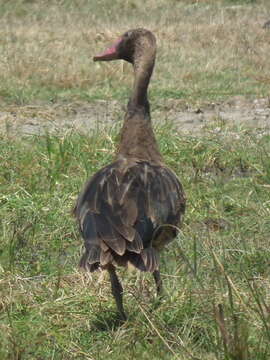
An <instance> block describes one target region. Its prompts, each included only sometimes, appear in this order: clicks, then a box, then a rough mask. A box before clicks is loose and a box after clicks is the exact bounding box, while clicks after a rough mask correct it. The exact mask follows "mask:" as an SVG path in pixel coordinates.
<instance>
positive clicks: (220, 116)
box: [0, 96, 270, 136]
mask: <svg viewBox="0 0 270 360" xmlns="http://www.w3.org/2000/svg"><path fill="white" fill-rule="evenodd" d="M124 112H125V107H124V106H121V105H120V104H119V103H118V102H117V101H110V102H108V101H96V102H95V103H91V104H87V103H72V104H67V105H63V104H61V105H55V104H52V105H51V106H48V105H46V106H42V105H40V106H38V105H37V106H22V107H11V106H10V107H7V108H6V109H5V110H2V111H0V132H1V133H5V134H7V135H9V136H24V135H43V134H45V133H48V132H49V133H65V132H66V131H76V132H81V133H87V132H90V131H91V130H102V129H104V128H107V127H111V126H114V125H116V126H118V125H119V124H121V122H122V120H123V117H124ZM152 119H153V123H154V124H157V125H161V124H164V123H166V122H167V123H172V124H173V125H174V126H175V127H176V128H177V129H178V130H179V131H181V132H184V133H190V134H193V135H200V134H201V133H202V132H204V130H205V129H209V128H211V127H212V128H213V129H215V130H216V131H218V130H219V128H221V127H222V126H224V125H225V126H235V125H237V126H238V125H239V126H241V127H242V128H253V129H260V130H263V131H264V132H269V130H270V99H269V98H261V99H255V100H254V99H252V100H250V99H245V98H244V97H240V96H237V97H234V98H231V99H230V100H227V101H225V102H220V103H205V104H200V106H197V107H196V106H195V107H189V105H188V104H186V103H185V102H184V101H183V100H174V99H170V100H167V101H166V102H164V103H163V104H162V106H157V107H156V108H155V107H154V106H153V110H152Z"/></svg>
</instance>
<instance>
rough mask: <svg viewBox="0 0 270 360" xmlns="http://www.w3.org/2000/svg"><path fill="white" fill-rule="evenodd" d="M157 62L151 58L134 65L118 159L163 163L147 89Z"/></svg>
mask: <svg viewBox="0 0 270 360" xmlns="http://www.w3.org/2000/svg"><path fill="white" fill-rule="evenodd" d="M154 62H155V58H154V56H153V57H148V58H144V59H141V60H140V61H139V60H138V61H137V62H135V64H134V75H135V79H134V87H133V93H132V95H131V98H130V100H129V103H128V108H127V112H126V115H125V120H124V124H123V128H122V130H121V138H120V144H119V148H118V152H117V153H118V156H120V157H121V156H122V157H126V158H133V159H137V160H143V161H150V162H153V163H162V156H161V154H160V152H159V149H158V145H157V142H156V139H155V135H154V132H153V128H152V123H151V117H150V107H149V102H148V99H147V89H148V85H149V81H150V78H151V75H152V71H153V67H154Z"/></svg>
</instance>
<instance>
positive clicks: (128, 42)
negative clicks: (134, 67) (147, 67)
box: [93, 29, 156, 64]
mask: <svg viewBox="0 0 270 360" xmlns="http://www.w3.org/2000/svg"><path fill="white" fill-rule="evenodd" d="M155 52H156V39H155V36H154V35H153V34H152V33H151V31H149V30H146V29H134V30H128V31H127V32H125V33H124V34H123V35H122V36H121V37H120V38H119V39H118V40H117V41H116V42H115V43H114V44H113V45H112V46H111V47H109V48H108V49H107V50H106V51H104V52H103V53H101V54H99V55H96V56H94V58H93V60H94V61H110V60H118V59H120V60H121V59H122V60H126V61H128V62H130V63H132V64H134V63H135V62H136V59H138V58H140V57H141V56H142V55H143V54H144V53H145V54H149V55H150V56H155Z"/></svg>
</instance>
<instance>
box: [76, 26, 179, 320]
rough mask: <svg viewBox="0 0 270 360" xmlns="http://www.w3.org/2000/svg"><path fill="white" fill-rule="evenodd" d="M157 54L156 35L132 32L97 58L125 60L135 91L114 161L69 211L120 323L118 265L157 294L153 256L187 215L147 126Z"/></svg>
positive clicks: (84, 263) (86, 262)
mask: <svg viewBox="0 0 270 360" xmlns="http://www.w3.org/2000/svg"><path fill="white" fill-rule="evenodd" d="M155 54H156V41H155V37H154V35H153V34H152V33H151V32H150V31H148V30H145V29H136V30H130V31H128V32H126V33H125V34H124V35H123V36H122V37H121V38H120V39H119V40H118V41H117V42H116V44H115V45H113V46H112V47H111V48H109V49H108V50H106V51H105V52H104V53H102V54H100V55H98V56H96V57H94V60H95V61H108V60H116V59H123V60H126V61H128V62H130V63H131V64H133V67H134V73H135V81H134V89H133V93H132V95H131V98H130V100H129V103H128V107H127V112H126V115H125V120H124V125H123V128H122V130H121V137H120V143H119V146H118V150H117V154H116V159H115V161H114V162H113V163H112V164H110V165H108V166H106V167H104V168H103V169H101V170H99V171H98V172H97V173H96V174H95V175H94V176H92V178H91V179H90V180H89V181H88V182H87V183H86V185H85V188H84V190H83V191H82V192H81V194H80V195H79V198H78V200H77V204H76V206H75V209H74V214H75V216H76V218H77V220H78V223H79V227H80V231H81V234H82V237H83V239H84V244H85V253H84V254H83V256H82V258H81V261H80V266H81V267H83V268H85V269H87V270H89V271H91V272H92V271H94V270H96V269H98V268H101V269H107V270H108V271H109V274H110V280H111V285H112V293H113V295H114V297H115V300H116V304H117V308H118V311H119V313H120V315H121V317H122V318H123V319H126V315H125V312H124V309H123V303H122V293H123V289H122V286H121V283H120V281H119V279H118V277H117V275H116V272H115V265H119V266H127V264H128V263H131V264H132V265H133V266H135V267H136V268H137V269H139V270H141V271H149V272H152V273H153V276H154V279H155V282H156V286H157V292H158V294H160V293H161V291H162V283H161V279H160V273H159V255H158V251H159V250H160V249H161V248H162V247H163V246H164V245H166V244H167V243H169V242H170V241H171V240H172V239H173V238H174V237H175V236H176V233H177V232H176V226H179V225H180V224H181V222H182V215H183V214H184V211H185V195H184V192H183V188H182V186H181V184H180V182H179V180H178V178H177V176H176V175H175V174H174V173H173V172H172V171H171V170H170V169H169V168H167V167H166V166H165V165H164V163H163V159H162V156H161V154H160V152H159V149H158V146H157V142H156V139H155V136H154V132H153V129H152V125H151V119H150V109H149V103H148V100H147V88H148V84H149V81H150V77H151V74H152V71H153V67H154V63H155Z"/></svg>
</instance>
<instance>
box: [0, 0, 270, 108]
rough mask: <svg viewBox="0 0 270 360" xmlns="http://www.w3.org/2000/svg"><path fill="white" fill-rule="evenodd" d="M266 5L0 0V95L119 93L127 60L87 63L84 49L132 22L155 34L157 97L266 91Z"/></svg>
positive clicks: (42, 98)
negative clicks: (114, 62)
mask: <svg viewBox="0 0 270 360" xmlns="http://www.w3.org/2000/svg"><path fill="white" fill-rule="evenodd" d="M150 12H151V16H148V15H149V13H150ZM269 12H270V4H269V1H267V0H264V1H263V0H261V1H259V0H258V1H248V0H245V1H240V0H238V1H236V0H234V1H230V0H223V1H221V0H217V1H212V0H211V1H210V0H208V1H207V0H201V1H177V0H169V1H165V0H158V1H156V0H155V1H154V0H151V1H148V2H147V3H145V2H143V1H142V0H139V1H136V2H135V1H133V0H121V1H120V0H119V1H115V2H114V4H111V2H108V0H101V1H99V3H98V5H97V4H96V3H94V2H91V1H90V2H89V1H87V0H82V1H79V2H74V1H69V0H65V1H56V0H54V1H50V2H49V4H48V2H45V1H38V2H36V1H27V0H14V1H12V3H11V2H9V1H4V2H2V3H1V5H0V20H1V24H2V26H1V41H0V51H1V54H3V56H2V59H1V62H0V74H1V75H0V100H1V102H2V103H3V104H18V105H22V104H28V103H40V102H41V103H44V102H45V103H50V102H67V101H68V102H70V101H78V100H83V101H92V100H95V99H117V100H122V99H124V101H125V100H126V98H127V89H129V88H130V79H131V76H128V75H129V74H130V73H131V69H130V66H128V65H127V66H123V65H122V64H121V63H118V64H117V65H116V64H114V65H113V66H112V65H111V64H109V65H108V64H105V65H104V64H102V65H100V64H94V63H93V62H92V60H91V58H92V56H93V55H94V54H95V53H97V52H99V51H101V50H104V48H105V47H106V46H108V45H110V43H111V42H112V41H114V40H115V38H116V37H117V36H118V35H119V34H120V33H122V32H124V31H126V30H127V29H128V28H134V27H138V26H143V27H146V28H149V29H151V30H153V31H154V32H155V34H156V36H157V39H158V61H157V65H156V70H155V81H154V82H153V84H152V91H153V93H154V94H155V93H158V94H159V97H160V98H163V99H167V98H176V99H177V98H179V97H181V98H184V99H187V100H188V101H194V100H198V99H199V100H206V99H207V100H209V99H213V100H216V99H224V97H229V96H232V95H250V96H258V95H260V96H265V95H268V94H269V71H268V54H269V51H270V40H269V32H268V31H266V30H264V29H262V25H263V23H264V22H265V21H266V20H267V19H268V17H269ZM120 13H121V21H120V22H119V21H118V18H119V14H120ZM126 73H127V74H126Z"/></svg>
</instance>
